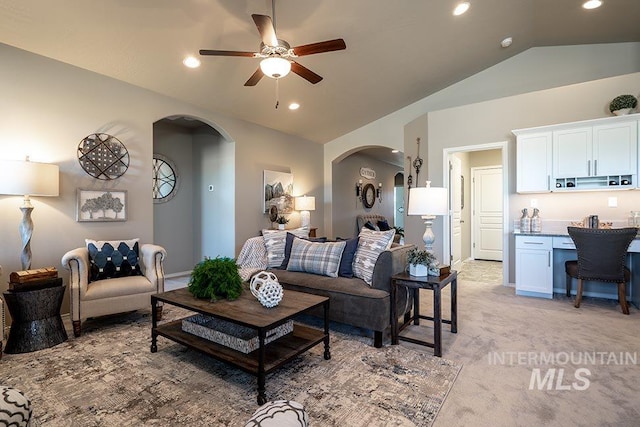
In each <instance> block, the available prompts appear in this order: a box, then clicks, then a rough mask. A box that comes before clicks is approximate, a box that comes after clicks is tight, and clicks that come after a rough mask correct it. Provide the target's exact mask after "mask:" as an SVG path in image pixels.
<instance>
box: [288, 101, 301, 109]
mask: <svg viewBox="0 0 640 427" xmlns="http://www.w3.org/2000/svg"><path fill="white" fill-rule="evenodd" d="M298 108H300V104H298V103H297V102H292V103H291V104H289V110H297V109H298Z"/></svg>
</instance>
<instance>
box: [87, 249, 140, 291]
mask: <svg viewBox="0 0 640 427" xmlns="http://www.w3.org/2000/svg"><path fill="white" fill-rule="evenodd" d="M85 243H86V245H87V250H88V251H89V263H90V267H89V282H93V281H96V280H103V279H111V278H114V277H127V276H139V275H141V274H142V270H141V267H140V251H139V239H131V240H105V241H102V240H91V239H85Z"/></svg>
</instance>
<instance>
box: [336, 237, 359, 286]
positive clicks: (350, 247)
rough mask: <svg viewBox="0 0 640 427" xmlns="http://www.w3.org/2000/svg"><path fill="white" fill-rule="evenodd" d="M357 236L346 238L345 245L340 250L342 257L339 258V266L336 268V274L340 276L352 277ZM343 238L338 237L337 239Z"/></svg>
mask: <svg viewBox="0 0 640 427" xmlns="http://www.w3.org/2000/svg"><path fill="white" fill-rule="evenodd" d="M358 239H359V237H354V238H352V239H347V246H345V247H344V251H343V252H342V259H340V268H339V269H338V276H340V277H349V278H351V277H353V257H354V256H355V254H356V249H358ZM340 240H344V239H338V241H340Z"/></svg>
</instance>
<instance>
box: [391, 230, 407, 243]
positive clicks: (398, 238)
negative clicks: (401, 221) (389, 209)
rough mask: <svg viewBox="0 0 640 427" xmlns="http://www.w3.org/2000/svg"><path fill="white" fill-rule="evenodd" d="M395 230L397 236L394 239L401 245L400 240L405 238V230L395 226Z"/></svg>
mask: <svg viewBox="0 0 640 427" xmlns="http://www.w3.org/2000/svg"><path fill="white" fill-rule="evenodd" d="M393 229H394V230H396V234H395V236H394V237H393V241H394V242H396V243H400V240H401V239H402V238H403V237H404V228H402V227H399V226H394V227H393Z"/></svg>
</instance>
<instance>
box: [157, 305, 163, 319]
mask: <svg viewBox="0 0 640 427" xmlns="http://www.w3.org/2000/svg"><path fill="white" fill-rule="evenodd" d="M161 320H162V306H161V305H159V306H158V307H156V322H159V321H161Z"/></svg>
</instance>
